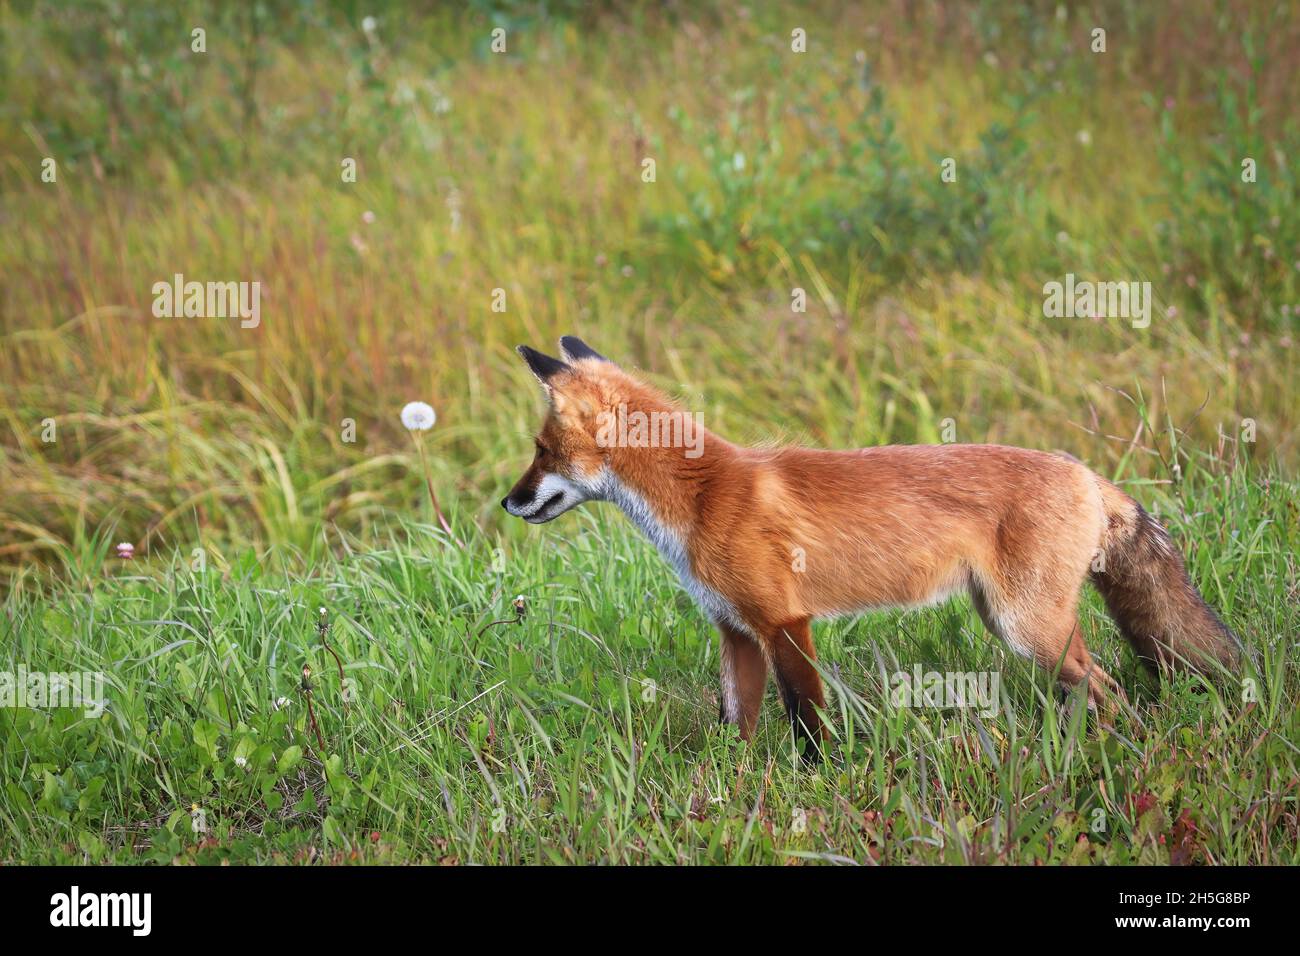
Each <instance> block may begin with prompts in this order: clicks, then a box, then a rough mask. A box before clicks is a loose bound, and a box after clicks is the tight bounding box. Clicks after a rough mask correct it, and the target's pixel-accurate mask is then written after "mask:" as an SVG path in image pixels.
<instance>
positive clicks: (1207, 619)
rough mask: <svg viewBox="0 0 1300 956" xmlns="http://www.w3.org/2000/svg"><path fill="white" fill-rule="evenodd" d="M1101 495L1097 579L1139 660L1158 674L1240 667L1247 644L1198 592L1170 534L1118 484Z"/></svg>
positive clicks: (1094, 577) (1094, 576) (1106, 487)
mask: <svg viewBox="0 0 1300 956" xmlns="http://www.w3.org/2000/svg"><path fill="white" fill-rule="evenodd" d="M1102 496H1103V499H1104V501H1105V507H1106V517H1107V528H1106V531H1105V532H1104V534H1103V535H1102V542H1101V547H1102V552H1101V560H1100V561H1098V562H1096V563H1094V568H1096V570H1094V571H1093V572H1092V582H1093V584H1095V585H1096V587H1097V590H1099V591H1100V592H1101V595H1102V597H1103V598H1105V600H1106V608H1107V610H1109V611H1110V616H1111V617H1113V618H1114V619H1115V623H1116V624H1118V625H1119V629H1120V631H1121V633H1123V635H1124V637H1126V638H1127V639H1128V641H1129V643H1130V644H1132V645H1133V649H1134V650H1135V651H1136V652H1137V655H1138V657H1140V658H1141V659H1142V661H1143V662H1144V663H1145V664H1146V665H1147V666H1148V667H1150V668H1151V669H1152V670H1159V669H1161V668H1162V667H1172V668H1178V667H1184V666H1190V667H1193V668H1195V669H1196V670H1198V671H1201V672H1202V673H1205V674H1207V675H1208V674H1211V673H1214V672H1216V671H1217V670H1218V668H1217V667H1216V666H1215V665H1216V664H1218V665H1222V666H1223V667H1226V668H1228V669H1229V670H1235V669H1236V668H1237V666H1238V665H1239V663H1240V660H1241V653H1242V647H1241V641H1240V640H1238V638H1237V635H1235V634H1234V633H1232V631H1231V630H1229V629H1228V626H1227V625H1226V624H1224V623H1223V621H1221V620H1220V619H1219V615H1217V614H1216V613H1214V609H1213V608H1211V607H1210V606H1209V605H1208V604H1206V603H1205V600H1204V599H1203V598H1202V597H1201V594H1200V592H1199V591H1197V590H1196V586H1195V585H1194V584H1192V582H1191V579H1190V578H1189V577H1188V576H1187V569H1186V568H1185V567H1184V566H1183V558H1182V555H1181V554H1179V552H1178V548H1177V547H1176V546H1175V545H1174V543H1173V541H1171V540H1170V538H1169V533H1168V532H1167V531H1165V529H1164V528H1162V527H1161V526H1160V523H1159V522H1158V521H1156V519H1155V518H1153V517H1151V515H1149V514H1147V512H1146V511H1145V510H1144V509H1143V508H1142V506H1141V505H1139V504H1138V503H1137V502H1136V501H1134V500H1133V499H1132V498H1130V497H1129V496H1128V495H1126V494H1124V493H1123V492H1122V491H1120V490H1119V489H1118V488H1116V487H1115V486H1114V485H1111V484H1109V483H1108V482H1102Z"/></svg>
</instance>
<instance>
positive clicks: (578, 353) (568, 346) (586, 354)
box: [560, 335, 609, 362]
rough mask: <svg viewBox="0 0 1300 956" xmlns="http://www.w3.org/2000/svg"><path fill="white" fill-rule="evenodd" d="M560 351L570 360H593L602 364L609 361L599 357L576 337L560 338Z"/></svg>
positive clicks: (565, 336) (598, 354) (566, 336)
mask: <svg viewBox="0 0 1300 956" xmlns="http://www.w3.org/2000/svg"><path fill="white" fill-rule="evenodd" d="M560 351H561V352H563V353H564V354H565V356H566V357H568V358H571V359H585V358H594V359H600V361H602V362H608V361H609V359H607V358H605V356H603V355H601V354H600V353H599V352H597V351H596V350H595V349H593V348H592V347H591V346H590V345H588V344H587V343H586V342H584V341H582V339H580V338H578V337H577V336H576V335H562V336H560Z"/></svg>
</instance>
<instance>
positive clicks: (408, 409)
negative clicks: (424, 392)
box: [402, 402, 438, 432]
mask: <svg viewBox="0 0 1300 956" xmlns="http://www.w3.org/2000/svg"><path fill="white" fill-rule="evenodd" d="M437 420H438V415H437V413H436V412H434V410H433V406H432V405H429V404H428V403H427V402H407V403H406V406H405V407H404V408H403V409H402V424H403V425H405V426H406V427H407V428H408V429H410V430H411V431H413V432H427V431H428V430H429V429H430V428H432V427H433V423H434V422H436V421H437Z"/></svg>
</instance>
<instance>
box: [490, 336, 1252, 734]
mask: <svg viewBox="0 0 1300 956" xmlns="http://www.w3.org/2000/svg"><path fill="white" fill-rule="evenodd" d="M560 351H561V354H562V355H563V359H562V360H561V359H556V358H552V357H550V356H547V355H543V354H542V353H540V352H537V351H534V350H533V349H530V348H528V347H527V346H522V345H521V346H520V347H519V349H518V352H519V354H520V355H521V356H522V357H523V358H524V361H525V362H527V363H528V367H529V368H530V369H531V370H532V372H533V374H534V375H536V376H537V378H538V380H539V381H540V382H541V383H542V386H543V388H544V389H545V391H546V394H547V396H548V397H549V399H550V409H549V412H548V414H547V416H546V421H545V423H544V424H543V426H542V429H541V433H540V434H539V435H538V437H537V439H536V446H537V451H536V457H535V458H534V459H533V463H532V465H531V466H530V467H529V468H528V470H527V471H526V472H525V473H524V475H523V477H522V478H520V479H519V481H518V483H517V484H516V485H515V486H514V488H512V489H511V491H510V494H509V495H508V496H507V497H506V498H504V499H503V500H502V502H501V505H502V507H504V508H505V509H506V510H507V511H508V512H509V513H510V514H512V515H515V516H517V517H520V518H523V519H525V520H526V521H530V522H533V523H534V524H540V523H542V522H545V521H550V520H552V519H554V518H556V517H558V516H560V515H562V514H564V512H566V511H568V510H569V509H570V508H573V507H575V506H577V505H579V504H582V503H583V502H585V501H612V502H614V503H615V504H617V505H618V506H619V507H620V508H622V510H623V511H624V512H625V513H626V514H627V516H628V518H630V519H631V520H632V523H633V524H635V525H636V526H637V527H638V528H640V529H641V530H642V531H643V532H644V533H645V534H646V536H647V537H648V538H650V540H651V541H652V542H653V543H654V544H655V546H656V547H657V548H658V550H659V551H660V553H661V554H662V555H663V557H664V558H665V559H666V560H667V561H668V563H669V564H671V565H673V566H674V567H675V568H676V570H677V572H678V574H679V575H680V576H681V579H682V582H683V584H684V585H685V587H686V589H687V590H688V591H689V592H690V593H691V595H692V596H693V597H694V598H695V599H696V600H697V601H698V603H699V604H700V605H701V606H702V608H703V609H704V611H705V612H706V613H707V614H708V615H709V616H710V617H711V618H712V620H713V622H714V624H715V625H716V626H717V629H718V631H719V633H720V634H721V657H722V696H721V708H720V709H721V716H722V719H723V720H724V721H726V722H728V723H733V724H736V725H738V726H739V729H740V735H741V737H743V738H744V739H746V740H748V739H750V738H751V737H752V735H753V733H754V727H755V724H756V722H757V720H758V714H759V706H760V703H761V701H762V698H763V691H764V688H765V686H766V682H767V674H768V671H769V669H770V670H771V671H772V672H773V673H774V674H775V677H776V683H777V687H778V690H779V692H780V695H781V699H782V701H783V703H784V705H785V708H786V711H787V713H788V715H789V718H790V720H791V722H792V724H793V726H794V729H795V732H796V734H798V735H799V736H801V737H803V738H805V739H806V740H807V742H808V744H809V745H810V746H806V747H805V754H808V753H810V752H816V751H818V750H819V748H820V745H821V743H822V742H823V741H824V740H825V738H826V730H825V728H824V727H823V725H822V722H821V718H820V716H819V713H818V712H819V710H822V709H824V707H825V700H824V697H823V692H822V682H821V679H820V677H819V675H818V673H817V669H816V667H815V666H814V664H813V662H814V661H815V660H816V658H817V652H816V649H815V648H814V647H813V637H812V630H811V627H810V622H811V621H812V620H813V619H814V618H818V617H824V616H831V615H838V614H848V613H854V612H858V611H863V610H867V609H871V608H882V607H913V606H917V605H924V604H933V603H939V602H941V601H944V600H946V599H947V598H948V597H950V596H951V595H953V594H954V593H956V592H958V591H962V590H964V591H966V592H967V593H969V594H970V597H971V600H972V602H973V603H974V606H975V608H976V610H977V611H978V613H979V615H980V617H981V619H982V620H983V621H984V624H985V626H986V627H987V628H988V629H989V630H990V631H992V632H993V633H994V634H996V635H997V636H999V637H1000V638H1002V639H1003V640H1004V641H1006V642H1007V644H1008V645H1010V647H1011V648H1012V649H1014V650H1015V651H1017V652H1019V653H1020V654H1022V655H1024V656H1026V657H1030V658H1032V659H1033V660H1035V661H1037V662H1038V663H1039V664H1040V665H1042V666H1043V667H1045V668H1047V669H1048V670H1049V671H1050V672H1053V673H1055V674H1056V675H1057V678H1058V679H1059V680H1060V681H1061V682H1062V683H1063V684H1065V685H1066V686H1073V685H1075V684H1077V683H1079V682H1080V681H1087V682H1088V688H1087V692H1088V695H1089V698H1090V706H1093V707H1099V706H1100V707H1104V708H1105V710H1107V711H1109V710H1111V709H1112V707H1113V705H1114V704H1115V702H1116V699H1117V698H1119V697H1121V696H1122V694H1121V692H1120V690H1119V687H1118V685H1117V684H1116V683H1115V681H1114V680H1113V679H1112V678H1111V677H1110V675H1108V674H1107V673H1106V672H1105V671H1104V670H1102V669H1101V668H1100V667H1099V666H1098V665H1097V664H1096V663H1095V662H1094V661H1093V659H1092V657H1091V655H1089V653H1088V648H1087V646H1086V645H1085V644H1084V641H1083V634H1082V632H1081V630H1080V627H1079V619H1078V614H1077V608H1078V603H1079V592H1080V588H1081V586H1082V584H1083V581H1084V579H1085V578H1087V577H1091V579H1092V582H1093V584H1094V585H1095V586H1096V587H1097V589H1098V590H1099V591H1100V592H1101V594H1102V597H1103V598H1104V599H1105V602H1106V606H1107V609H1108V610H1109V611H1110V614H1111V616H1112V617H1113V618H1114V619H1115V621H1116V622H1117V623H1118V625H1119V628H1120V631H1121V632H1122V633H1123V634H1124V636H1125V637H1126V638H1127V639H1128V641H1129V642H1130V643H1131V644H1132V645H1133V648H1134V650H1135V651H1136V652H1137V655H1138V656H1139V657H1140V658H1141V659H1142V660H1143V661H1144V662H1145V663H1146V664H1147V665H1148V666H1149V667H1151V668H1152V669H1159V668H1161V667H1165V666H1181V665H1188V666H1192V667H1195V668H1197V669H1199V670H1203V671H1207V672H1208V671H1211V670H1214V669H1215V668H1217V667H1220V666H1221V667H1226V668H1234V667H1235V666H1236V665H1237V663H1238V660H1239V655H1240V653H1241V647H1240V643H1239V641H1238V640H1237V637H1236V635H1234V634H1233V633H1232V631H1230V630H1229V629H1228V628H1227V627H1226V626H1225V625H1224V624H1223V622H1222V621H1221V620H1220V619H1219V617H1218V615H1217V614H1215V612H1214V611H1213V610H1212V609H1211V608H1210V607H1209V606H1208V605H1207V604H1206V603H1205V601H1204V600H1202V598H1201V596H1200V594H1199V593H1198V592H1197V590H1196V588H1195V586H1194V585H1193V584H1192V582H1191V581H1190V580H1189V578H1188V576H1187V572H1186V570H1185V569H1184V566H1183V561H1182V558H1181V557H1180V555H1179V553H1178V551H1177V549H1176V548H1175V547H1174V545H1173V543H1172V542H1171V541H1170V539H1169V536H1168V534H1167V533H1166V532H1165V530H1164V528H1162V527H1161V526H1160V524H1159V523H1158V522H1156V520H1155V519H1154V518H1152V517H1151V516H1150V515H1149V514H1147V512H1146V511H1144V510H1143V509H1142V507H1141V505H1139V504H1138V503H1137V502H1136V501H1134V500H1133V499H1132V498H1130V497H1129V496H1128V495H1126V494H1124V493H1123V492H1122V491H1120V490H1119V489H1118V488H1117V487H1116V486H1115V485H1113V484H1111V483H1110V482H1109V481H1107V480H1106V479H1104V478H1102V477H1100V476H1099V475H1097V474H1095V473H1093V472H1092V471H1090V470H1089V469H1088V468H1086V467H1085V466H1084V465H1083V464H1081V463H1080V462H1078V461H1077V460H1076V459H1073V458H1070V457H1068V456H1066V455H1063V454H1049V453H1046V452H1040V451H1030V450H1027V449H1023V448H1011V447H1006V446H1002V445H889V446H884V447H879V448H867V449H863V450H860V451H822V450H818V449H812V448H791V447H786V448H762V449H756V448H743V447H740V446H737V445H733V444H731V443H730V442H727V441H725V440H723V439H722V438H719V437H718V436H716V435H714V434H713V433H711V432H708V431H705V430H704V429H703V428H702V426H700V425H699V423H698V419H692V418H691V417H690V416H689V414H688V413H686V412H685V411H683V410H682V409H681V408H680V407H679V406H678V405H676V404H675V403H674V402H673V401H672V400H671V399H669V398H668V397H666V396H665V395H663V394H662V393H661V392H659V391H658V390H656V389H654V388H652V387H650V386H649V385H647V384H645V383H644V382H641V381H639V380H638V379H636V378H634V377H633V376H631V375H629V374H628V373H626V372H624V371H623V370H622V369H620V368H619V367H618V366H617V365H615V364H614V363H613V362H611V361H609V360H608V359H606V358H605V357H604V356H602V355H600V354H599V353H598V352H596V351H594V350H593V349H592V348H590V347H589V346H587V345H586V344H585V343H584V342H582V341H581V340H580V339H577V338H574V337H573V336H565V337H564V338H562V339H560ZM813 759H815V757H814V758H813Z"/></svg>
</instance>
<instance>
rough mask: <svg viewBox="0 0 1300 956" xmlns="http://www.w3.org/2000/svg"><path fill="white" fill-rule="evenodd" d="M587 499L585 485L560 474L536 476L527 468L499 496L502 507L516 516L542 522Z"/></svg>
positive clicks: (588, 494)
mask: <svg viewBox="0 0 1300 956" xmlns="http://www.w3.org/2000/svg"><path fill="white" fill-rule="evenodd" d="M590 499H591V495H590V493H589V492H588V491H587V490H586V489H585V488H583V487H581V486H580V485H578V484H576V483H575V482H573V481H570V480H569V479H567V478H565V477H564V476H563V475H559V474H555V473H553V472H552V473H550V474H542V475H535V474H533V472H531V471H530V472H529V473H528V474H525V475H524V477H522V478H520V479H519V483H518V484H517V485H515V486H514V487H513V488H512V489H510V494H508V495H506V496H505V497H504V498H502V499H501V507H502V508H505V509H506V511H508V512H509V513H510V514H512V515H514V516H515V517H516V518H523V519H524V520H525V521H527V522H529V523H531V524H543V523H544V522H547V521H550V520H551V519H552V518H558V517H559V516H560V515H562V514H564V512H566V511H568V510H569V509H570V508H573V507H575V506H577V505H580V504H582V503H583V502H584V501H589V500H590Z"/></svg>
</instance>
